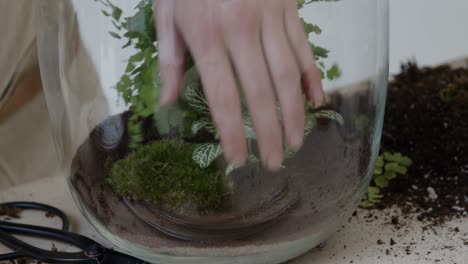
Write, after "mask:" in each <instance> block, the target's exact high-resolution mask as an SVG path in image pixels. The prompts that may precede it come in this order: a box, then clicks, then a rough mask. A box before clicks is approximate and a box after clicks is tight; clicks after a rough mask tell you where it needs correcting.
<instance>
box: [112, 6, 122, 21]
mask: <svg viewBox="0 0 468 264" xmlns="http://www.w3.org/2000/svg"><path fill="white" fill-rule="evenodd" d="M121 16H122V9H120V8H118V7H116V6H113V10H112V17H113V18H114V19H115V20H117V21H119V20H120V17H121Z"/></svg>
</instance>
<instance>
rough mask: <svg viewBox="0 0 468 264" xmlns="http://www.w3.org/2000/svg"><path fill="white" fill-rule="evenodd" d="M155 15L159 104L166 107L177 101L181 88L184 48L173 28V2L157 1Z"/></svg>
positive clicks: (169, 0)
mask: <svg viewBox="0 0 468 264" xmlns="http://www.w3.org/2000/svg"><path fill="white" fill-rule="evenodd" d="M155 14H156V19H155V22H156V27H157V33H158V48H159V55H158V56H159V67H160V78H161V82H162V89H161V96H160V102H161V104H162V105H165V106H167V105H170V104H172V103H173V102H174V101H175V100H176V99H177V97H178V96H179V93H180V90H181V88H182V82H183V79H184V64H185V56H186V47H185V44H184V42H183V40H182V38H181V36H180V33H179V32H178V30H177V28H176V26H175V21H174V4H173V2H172V1H171V0H159V1H157V2H156V4H155Z"/></svg>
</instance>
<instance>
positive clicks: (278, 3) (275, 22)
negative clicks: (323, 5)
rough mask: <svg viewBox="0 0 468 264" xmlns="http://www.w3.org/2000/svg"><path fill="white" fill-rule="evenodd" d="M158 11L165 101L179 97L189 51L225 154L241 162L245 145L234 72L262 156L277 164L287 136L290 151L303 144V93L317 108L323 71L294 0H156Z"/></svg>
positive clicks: (269, 165) (266, 162)
mask: <svg viewBox="0 0 468 264" xmlns="http://www.w3.org/2000/svg"><path fill="white" fill-rule="evenodd" d="M155 14H156V23H157V30H158V45H159V62H160V75H161V80H162V83H163V88H162V94H161V103H162V104H163V105H169V104H171V103H173V102H174V101H175V100H176V99H177V97H178V95H179V93H180V90H181V88H182V82H183V76H184V70H185V68H184V66H185V57H186V54H187V51H188V50H189V51H190V53H191V54H192V56H193V58H194V60H195V63H196V66H197V69H198V71H199V73H200V75H201V80H202V83H203V89H204V94H205V97H206V99H207V101H208V105H209V107H210V112H211V113H212V117H213V120H214V122H215V124H216V127H217V130H218V133H219V135H220V140H221V143H222V145H223V150H224V154H225V158H226V160H227V161H229V162H231V163H234V164H236V165H243V164H244V163H245V160H246V157H247V144H246V140H245V132H244V126H243V118H242V113H241V103H240V95H239V91H238V89H237V87H236V82H235V78H234V71H235V72H236V73H237V74H238V76H239V79H240V82H241V85H242V88H243V90H242V92H243V94H244V95H245V98H246V102H247V107H248V109H249V113H250V116H251V118H252V121H253V126H254V129H255V131H256V134H257V138H258V146H259V150H260V154H261V160H262V163H263V165H264V166H265V167H267V168H268V169H271V170H277V169H279V168H280V167H281V165H282V161H283V139H284V140H285V141H286V144H287V145H288V147H289V148H291V149H292V150H298V149H299V148H300V147H301V146H302V143H303V138H304V119H305V117H304V98H303V94H304V93H305V95H306V96H307V98H308V100H309V101H310V102H311V103H312V104H313V105H314V106H316V107H317V106H320V105H321V104H322V100H323V91H322V84H321V75H320V71H319V69H318V67H317V66H316V64H315V59H314V56H313V54H312V51H311V47H310V44H309V42H308V40H307V37H306V35H305V33H304V29H303V25H302V23H301V21H300V18H299V15H298V10H297V2H296V0H249V1H245V0H197V1H187V0H157V1H156V4H155ZM301 80H302V85H301ZM302 89H304V90H302ZM277 101H278V102H279V105H280V108H281V115H282V118H281V120H282V124H280V120H279V117H278V115H277V112H276V102H277ZM283 134H284V136H283Z"/></svg>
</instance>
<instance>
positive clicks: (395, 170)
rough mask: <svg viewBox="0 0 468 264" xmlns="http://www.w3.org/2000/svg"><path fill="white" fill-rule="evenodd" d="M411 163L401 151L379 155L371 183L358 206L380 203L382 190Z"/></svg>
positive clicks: (404, 172)
mask: <svg viewBox="0 0 468 264" xmlns="http://www.w3.org/2000/svg"><path fill="white" fill-rule="evenodd" d="M412 164H413V162H412V160H411V159H410V158H409V157H407V156H404V155H402V154H401V153H393V154H392V153H389V152H384V153H383V154H382V155H380V156H379V157H378V158H377V161H376V163H375V168H374V173H373V177H372V182H371V185H370V186H369V187H368V189H367V193H366V194H365V195H364V199H363V200H362V202H361V204H360V206H361V207H364V208H370V207H374V206H375V205H376V204H378V203H380V202H381V201H382V198H383V197H384V195H383V194H382V190H383V189H385V188H387V187H388V186H389V184H390V181H392V180H393V179H395V178H396V177H397V176H398V175H405V174H406V173H407V172H408V167H410V166H411V165H412Z"/></svg>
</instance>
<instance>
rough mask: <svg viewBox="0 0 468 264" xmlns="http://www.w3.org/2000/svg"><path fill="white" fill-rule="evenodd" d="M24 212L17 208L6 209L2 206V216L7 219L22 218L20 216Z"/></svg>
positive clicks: (0, 214)
mask: <svg viewBox="0 0 468 264" xmlns="http://www.w3.org/2000/svg"><path fill="white" fill-rule="evenodd" d="M22 211H23V210H21V209H19V208H16V207H5V206H0V216H4V217H6V218H15V219H19V218H21V216H20V214H21V212H22Z"/></svg>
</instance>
